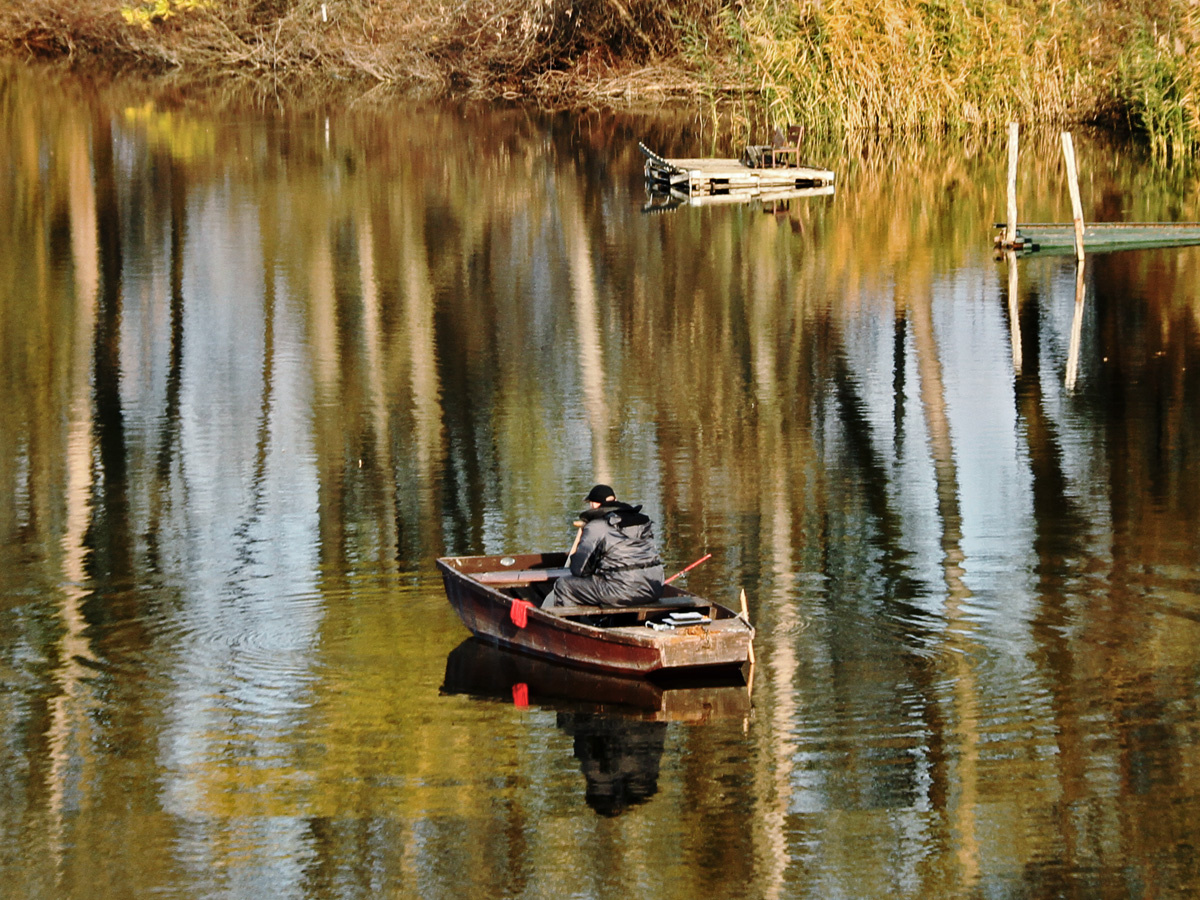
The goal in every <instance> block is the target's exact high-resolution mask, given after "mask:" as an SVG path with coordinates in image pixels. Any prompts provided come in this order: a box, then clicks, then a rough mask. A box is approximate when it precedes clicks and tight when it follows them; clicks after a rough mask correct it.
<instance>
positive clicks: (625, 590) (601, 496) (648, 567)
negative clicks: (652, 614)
mask: <svg viewBox="0 0 1200 900" xmlns="http://www.w3.org/2000/svg"><path fill="white" fill-rule="evenodd" d="M586 499H587V503H588V509H586V510H584V512H583V513H582V514H581V515H580V518H581V519H582V520H583V524H582V525H581V527H580V529H579V532H578V533H577V534H576V535H575V543H574V544H573V545H572V546H571V552H570V554H569V555H568V556H567V565H568V566H569V567H570V569H571V574H570V575H565V576H563V577H562V578H559V579H558V580H557V581H556V582H555V583H554V589H553V590H552V591H551V592H550V594H549V595H548V596H547V597H546V599H545V600H544V601H543V602H542V608H543V609H546V608H549V607H552V606H637V605H639V604H643V603H653V602H654V601H655V600H657V599H658V598H659V597H661V596H662V586H663V574H664V573H663V566H662V561H661V560H659V558H658V547H657V546H656V545H655V543H654V528H653V526H652V525H651V523H650V517H649V516H647V515H646V514H645V513H643V512H642V508H641V507H640V506H630V505H629V504H628V503H622V502H621V501H619V500H618V499H617V497H616V494H615V493H614V492H613V489H612V488H611V487H609V486H608V485H607V484H598V485H596V486H595V487H594V488H592V489H591V491H590V492H589V493H588V495H587V498H586Z"/></svg>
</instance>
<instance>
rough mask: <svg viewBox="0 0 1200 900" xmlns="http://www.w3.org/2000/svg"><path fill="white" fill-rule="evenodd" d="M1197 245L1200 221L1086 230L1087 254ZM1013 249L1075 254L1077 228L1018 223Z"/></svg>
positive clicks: (1097, 225)
mask: <svg viewBox="0 0 1200 900" xmlns="http://www.w3.org/2000/svg"><path fill="white" fill-rule="evenodd" d="M996 227H997V228H999V229H1000V234H999V235H998V236H997V237H996V246H997V247H1002V248H1004V229H1005V227H1006V226H1005V224H1004V223H1003V222H998V223H997V224H996ZM1194 245H1200V222H1090V223H1088V224H1086V225H1084V227H1083V250H1084V253H1113V252H1115V251H1117V250H1153V249H1155V248H1160V247H1189V246H1194ZM1004 249H1008V248H1004ZM1011 249H1013V250H1016V251H1017V252H1018V253H1022V254H1024V253H1045V254H1048V255H1058V254H1074V253H1075V225H1074V224H1073V223H1071V222H1054V223H1049V224H1044V225H1039V224H1034V223H1018V224H1017V239H1016V241H1014V242H1013V246H1012V248H1011Z"/></svg>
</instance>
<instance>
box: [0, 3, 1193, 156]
mask: <svg viewBox="0 0 1200 900" xmlns="http://www.w3.org/2000/svg"><path fill="white" fill-rule="evenodd" d="M153 2H156V3H162V2H165V0H153ZM170 2H171V3H174V4H176V5H177V6H181V7H182V6H186V7H187V8H180V9H178V11H177V13H176V14H174V15H171V16H169V17H167V18H163V19H159V20H157V21H155V22H154V23H153V24H152V25H151V26H150V27H145V28H144V27H139V26H138V25H136V24H128V23H127V22H126V21H125V20H124V19H123V18H122V16H121V15H120V9H121V4H132V5H133V6H134V7H136V8H139V9H149V8H150V7H151V5H152V4H151V0H27V2H24V3H22V4H19V5H18V4H9V5H7V6H6V7H5V8H4V9H3V10H0V44H7V45H8V46H9V47H12V48H15V49H16V51H17V52H18V53H20V54H22V55H27V56H42V57H58V58H67V59H69V60H71V61H73V62H86V61H87V60H89V59H93V60H98V61H100V62H101V63H102V64H104V65H105V66H107V67H111V66H112V64H113V62H117V63H129V64H137V65H140V66H143V67H148V68H151V69H157V70H164V69H170V70H173V71H176V72H183V73H185V74H187V75H189V76H192V77H199V78H204V79H211V78H213V77H214V76H215V77H217V78H220V79H224V80H226V81H236V80H238V79H241V80H247V81H250V82H253V83H257V84H267V85H271V86H273V88H272V89H274V90H278V88H279V86H280V85H286V86H293V85H296V84H304V85H310V86H311V85H318V86H322V87H328V86H329V85H331V84H342V85H346V84H353V85H356V86H357V87H358V89H359V90H361V89H362V87H363V86H364V85H366V86H369V85H372V84H374V85H380V86H384V87H387V88H392V87H395V88H399V89H404V90H414V89H416V90H420V91H422V92H424V93H435V94H441V93H447V94H455V95H458V96H472V97H530V96H533V97H537V98H539V99H540V100H542V101H544V102H545V101H553V102H557V103H563V104H570V103H608V102H613V101H616V100H627V99H629V98H633V97H647V96H649V97H663V96H676V95H680V94H685V95H688V96H692V97H696V96H705V97H708V98H712V97H716V96H720V95H722V94H723V93H728V92H729V90H730V89H731V88H732V89H733V90H734V91H735V92H736V93H737V95H738V96H739V97H741V98H743V99H744V98H747V97H750V98H752V99H753V100H754V102H755V103H756V104H757V103H758V101H759V100H761V101H763V102H764V104H765V118H766V119H767V120H768V121H769V122H770V123H771V124H780V123H783V122H785V121H798V122H804V123H806V124H807V125H808V127H809V129H810V133H811V132H814V131H820V130H825V131H832V130H848V131H852V132H853V131H869V132H878V131H905V132H913V131H921V130H931V129H936V130H942V129H954V130H979V129H983V130H988V129H991V128H996V127H1000V126H1002V125H1003V124H1004V123H1005V122H1007V121H1009V120H1010V119H1014V118H1015V119H1019V120H1022V121H1026V122H1029V123H1033V122H1064V121H1104V122H1107V123H1109V124H1113V125H1117V126H1123V125H1128V126H1129V127H1131V128H1133V129H1135V130H1137V131H1141V132H1144V133H1146V134H1147V135H1148V136H1149V137H1150V139H1151V141H1152V143H1153V144H1154V145H1155V147H1156V149H1158V150H1159V152H1160V153H1162V154H1166V155H1171V154H1182V153H1188V154H1190V153H1193V152H1194V151H1195V149H1196V147H1197V144H1198V142H1200V101H1198V98H1200V4H1197V3H1196V2H1194V0H1004V2H997V0H920V2H917V0H738V2H736V3H733V2H729V0H325V2H324V3H322V2H321V0H207V3H206V4H205V5H203V7H202V8H194V3H195V0H189V2H187V3H184V0H170ZM751 117H753V118H754V119H756V120H757V119H758V118H759V116H758V115H757V114H754V115H753V116H751V114H747V120H749V119H750V118H751Z"/></svg>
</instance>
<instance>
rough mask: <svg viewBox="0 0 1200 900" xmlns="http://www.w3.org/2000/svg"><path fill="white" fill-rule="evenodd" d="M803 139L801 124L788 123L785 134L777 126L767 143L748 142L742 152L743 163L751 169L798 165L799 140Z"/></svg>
mask: <svg viewBox="0 0 1200 900" xmlns="http://www.w3.org/2000/svg"><path fill="white" fill-rule="evenodd" d="M802 140H804V126H803V125H789V126H788V127H787V134H786V135H785V134H784V133H783V132H782V131H780V130H779V129H778V128H776V129H775V134H774V136H773V138H772V140H771V143H769V144H750V145H749V146H747V147H746V150H745V152H743V153H742V163H743V165H746V166H749V167H750V168H751V169H781V168H784V167H787V166H795V167H798V166H799V165H800V142H801V141H802Z"/></svg>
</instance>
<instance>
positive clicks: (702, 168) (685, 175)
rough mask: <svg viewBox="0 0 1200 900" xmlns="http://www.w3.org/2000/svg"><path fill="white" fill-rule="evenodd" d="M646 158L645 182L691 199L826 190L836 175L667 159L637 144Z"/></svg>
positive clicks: (726, 161) (718, 161)
mask: <svg viewBox="0 0 1200 900" xmlns="http://www.w3.org/2000/svg"><path fill="white" fill-rule="evenodd" d="M638 147H640V148H641V151H642V154H643V155H644V156H645V157H646V181H647V182H648V183H649V184H650V186H651V187H652V188H654V189H657V190H660V191H664V192H668V191H669V192H678V193H681V194H684V195H685V196H687V197H689V198H694V197H715V196H721V195H734V194H737V195H742V196H746V197H759V196H770V195H771V194H782V193H784V192H790V191H796V190H801V189H806V188H827V190H823V191H821V192H820V193H832V188H833V178H834V175H833V173H832V172H830V171H829V170H828V169H818V168H814V167H812V166H774V167H763V168H751V167H750V166H747V165H746V164H745V163H743V162H742V161H741V160H738V159H667V158H666V157H663V156H659V155H658V154H657V153H655V152H654V151H653V150H650V149H649V148H648V147H647V146H646V145H645V144H638Z"/></svg>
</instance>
